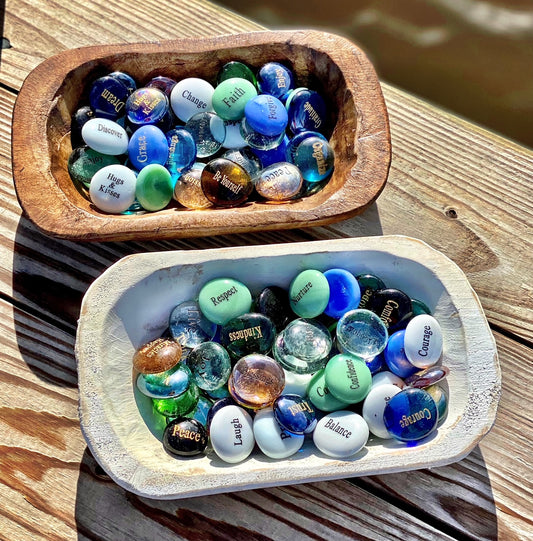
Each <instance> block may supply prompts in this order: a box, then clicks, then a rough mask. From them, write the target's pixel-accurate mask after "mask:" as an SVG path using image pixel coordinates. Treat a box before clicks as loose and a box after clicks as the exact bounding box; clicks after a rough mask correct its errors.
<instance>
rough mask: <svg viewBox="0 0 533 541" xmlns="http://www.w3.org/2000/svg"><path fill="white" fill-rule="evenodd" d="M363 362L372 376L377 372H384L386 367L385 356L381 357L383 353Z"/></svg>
mask: <svg viewBox="0 0 533 541" xmlns="http://www.w3.org/2000/svg"><path fill="white" fill-rule="evenodd" d="M365 362H366V365H367V366H368V368H369V370H370V373H371V374H372V375H374V374H377V373H378V372H381V371H382V370H385V368H386V366H387V365H386V363H385V356H384V355H383V351H382V352H381V353H380V354H379V355H376V356H375V357H373V358H370V359H365Z"/></svg>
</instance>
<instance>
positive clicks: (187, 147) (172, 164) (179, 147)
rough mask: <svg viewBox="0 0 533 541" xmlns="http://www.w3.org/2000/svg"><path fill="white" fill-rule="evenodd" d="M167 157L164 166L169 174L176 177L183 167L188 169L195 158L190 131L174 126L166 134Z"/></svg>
mask: <svg viewBox="0 0 533 541" xmlns="http://www.w3.org/2000/svg"><path fill="white" fill-rule="evenodd" d="M165 135H166V138H167V144H168V159H167V162H166V163H165V167H166V168H167V169H168V170H169V171H170V174H171V175H173V176H176V177H178V176H179V174H181V172H182V171H183V170H184V169H188V168H189V167H191V165H192V164H193V163H194V160H195V159H196V142H195V141H194V138H193V136H192V135H191V133H190V132H189V131H187V130H185V129H182V128H174V129H173V130H170V131H168V132H167V133H166V134H165Z"/></svg>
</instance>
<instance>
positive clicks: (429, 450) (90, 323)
mask: <svg viewBox="0 0 533 541" xmlns="http://www.w3.org/2000/svg"><path fill="white" fill-rule="evenodd" d="M256 248H257V250H258V253H264V254H265V255H264V257H265V258H267V259H268V258H278V257H284V256H288V255H290V256H293V255H297V256H302V260H304V259H305V260H307V261H309V256H310V257H311V258H313V257H314V256H317V257H323V256H324V254H327V256H328V257H331V258H332V261H334V260H335V254H343V253H346V252H348V253H349V254H350V256H351V255H352V254H353V255H357V254H358V253H359V254H363V253H365V252H367V253H368V252H372V253H380V254H382V255H383V257H386V258H388V257H390V261H391V264H392V265H395V264H396V263H397V262H398V261H399V260H400V259H401V260H405V261H408V262H414V263H417V264H420V263H421V262H422V263H421V264H422V266H423V267H425V269H427V271H428V272H430V273H431V274H432V275H435V278H436V279H438V280H439V281H440V283H441V284H442V286H443V287H444V288H445V290H446V291H447V292H449V295H450V298H453V301H454V303H453V306H454V308H456V312H454V314H453V317H454V318H459V319H457V320H456V321H458V322H459V323H460V324H461V329H462V331H463V332H464V336H465V338H464V340H465V348H466V352H465V357H466V359H465V365H464V370H466V372H467V374H468V395H467V396H466V397H465V409H464V411H461V415H460V416H459V418H458V420H457V421H454V424H453V426H452V427H451V428H450V429H449V430H448V429H446V432H445V433H443V434H441V436H439V442H440V446H437V447H438V448H437V449H435V445H433V446H432V445H431V442H430V443H428V444H427V445H425V448H424V449H425V450H424V453H423V454H422V455H420V454H419V455H418V456H413V454H409V453H408V452H405V453H404V452H403V451H401V452H399V453H396V451H397V450H396V449H392V450H391V456H390V457H388V456H387V454H385V455H384V456H385V458H382V459H381V460H379V461H378V462H377V463H376V464H369V463H368V462H365V460H364V458H362V459H360V460H359V459H354V460H335V459H330V460H327V461H325V462H323V463H320V465H319V466H318V467H313V468H307V469H305V468H303V469H302V468H300V469H297V468H294V467H293V469H292V470H291V463H292V464H293V466H294V462H291V460H290V459H289V460H286V461H277V463H278V464H279V468H277V467H276V466H274V467H272V468H267V467H265V466H264V465H263V467H262V466H261V464H259V465H257V464H256V465H255V466H253V467H250V468H249V469H247V468H246V466H245V465H244V466H243V463H241V464H237V465H234V467H229V468H222V469H221V470H222V471H221V472H216V473H214V472H213V471H209V472H207V473H205V472H204V473H205V475H203V476H201V478H198V479H195V478H194V474H191V476H186V477H187V478H180V476H179V475H177V476H175V477H176V478H169V477H168V476H165V475H163V474H162V473H161V472H158V471H155V470H154V469H153V468H152V469H150V468H147V467H146V466H145V465H144V464H140V463H139V462H138V461H137V460H136V459H135V457H133V456H130V455H131V454H130V453H129V452H128V450H125V449H124V448H121V444H120V442H119V440H118V436H117V435H116V433H115V432H114V430H113V426H112V424H113V422H114V421H113V420H111V421H110V420H109V419H107V418H106V417H105V415H104V413H103V407H102V401H103V400H104V399H105V397H102V396H99V395H98V393H96V392H95V388H98V378H101V377H102V371H101V368H102V366H101V363H100V361H99V359H98V358H97V351H96V350H97V348H95V346H94V342H93V340H94V337H95V336H96V335H97V334H98V333H99V332H100V330H101V329H102V328H103V325H104V321H105V317H106V316H105V314H106V313H107V312H108V310H110V309H112V307H113V306H114V305H115V304H116V303H117V302H118V301H119V300H120V299H121V297H122V296H123V295H124V294H125V293H124V292H123V291H121V290H119V289H117V288H115V289H113V284H116V283H117V282H116V280H117V277H118V276H120V275H124V273H125V272H127V273H128V275H129V276H131V280H132V281H131V282H130V285H131V286H132V287H135V285H138V284H139V282H140V281H142V280H143V279H145V278H147V277H148V276H150V275H151V274H153V273H155V272H159V271H165V272H166V271H167V270H168V269H171V268H176V269H178V268H183V267H186V266H193V267H195V268H198V269H200V268H201V266H202V265H205V264H210V263H211V264H213V262H224V261H235V260H240V259H241V258H242V259H246V260H250V259H252V258H251V256H250V250H249V247H236V248H219V249H212V250H203V251H202V250H192V251H174V252H153V253H143V254H134V255H130V256H127V257H125V258H123V259H121V260H120V261H118V262H117V263H115V264H114V265H113V266H111V267H110V268H109V269H108V270H106V271H105V272H104V273H103V274H102V275H101V276H100V277H99V278H97V279H96V280H95V281H94V282H93V284H92V285H91V286H90V288H89V290H88V291H87V293H86V294H85V296H84V299H83V301H82V309H81V316H80V322H79V325H78V331H77V336H76V346H75V350H76V359H77V364H78V374H79V413H80V423H81V429H82V433H83V435H84V437H85V439H86V441H87V444H88V446H89V449H90V450H91V452H92V454H93V455H94V457H95V458H96V460H97V461H98V462H99V463H100V464H101V466H102V467H103V468H104V470H106V471H107V472H108V474H109V475H110V476H111V478H112V479H113V480H114V481H115V482H116V483H118V484H119V485H120V486H122V487H123V488H126V489H127V490H129V491H131V492H134V493H136V494H139V495H141V496H147V497H150V498H155V499H173V498H183V497H190V496H198V495H204V494H214V493H219V492H227V491H235V490H245V489H252V488H260V487H269V486H280V485H284V484H296V483H305V482H315V481H323V480H329V479H339V478H345V477H354V476H363V475H375V474H383V473H393V472H400V471H408V470H413V469H420V468H427V467H436V466H442V465H446V464H450V463H452V462H456V461H458V460H461V459H462V458H464V457H465V456H466V455H468V454H469V453H470V452H471V451H472V449H473V448H474V447H475V446H476V445H477V444H478V443H479V441H480V440H481V439H482V438H483V437H484V436H485V435H486V434H487V433H488V431H489V430H490V429H491V427H492V425H493V424H494V421H495V418H496V411H497V406H498V402H499V398H500V394H501V374H500V367H499V363H498V355H497V350H496V343H495V339H494V337H493V335H492V333H491V330H490V328H489V325H488V322H487V320H486V317H485V314H484V312H483V309H482V306H481V304H480V301H479V298H478V297H477V294H476V293H475V291H474V290H473V289H472V287H471V285H470V284H469V282H468V280H467V278H466V276H465V274H464V273H463V271H462V270H461V269H460V268H459V267H458V266H457V265H456V264H455V263H454V262H453V261H451V260H450V259H449V258H448V257H446V256H445V255H443V254H442V253H440V252H438V251H436V250H434V249H433V248H431V247H430V246H429V245H427V244H426V243H424V242H422V241H420V240H417V239H413V238H410V237H403V236H396V235H391V236H384V237H362V238H353V239H337V240H326V241H314V242H302V243H294V244H288V245H287V244H278V245H267V246H258V247H256ZM259 251H260V252H259ZM262 257H263V256H262ZM89 314H92V315H93V316H94V317H93V318H92V319H91V318H90V319H89V320H88V319H87V318H88V316H89ZM114 317H116V314H115V315H114ZM84 318H85V319H84ZM459 323H458V324H459ZM95 382H96V386H95ZM130 422H132V421H130ZM132 426H133V425H132ZM395 453H396V454H395ZM170 460H176V459H174V458H170ZM297 460H304V461H306V460H307V461H308V460H309V457H299V458H298V459H297ZM244 464H245V463H244ZM307 464H308V463H307V462H306V463H305V464H303V463H302V465H307ZM191 468H192V469H194V468H193V467H191ZM232 472H235V473H237V474H238V478H237V477H236V476H235V473H233V477H228V476H231V475H232ZM228 479H229V481H228Z"/></svg>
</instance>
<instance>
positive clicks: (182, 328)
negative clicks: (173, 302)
mask: <svg viewBox="0 0 533 541" xmlns="http://www.w3.org/2000/svg"><path fill="white" fill-rule="evenodd" d="M168 324H169V331H170V335H171V336H172V338H173V339H174V340H176V342H179V343H180V344H181V345H182V346H184V347H187V348H194V347H196V346H198V345H199V344H201V343H202V342H208V341H209V340H212V339H213V337H214V336H215V334H216V332H217V326H216V324H215V323H213V322H212V321H209V320H208V319H207V318H206V317H205V316H204V315H203V314H202V311H201V310H200V305H199V304H198V303H197V302H196V301H192V300H190V301H185V302H182V303H180V304H178V305H177V306H176V307H175V308H174V309H173V310H172V312H171V313H170V317H169V322H168Z"/></svg>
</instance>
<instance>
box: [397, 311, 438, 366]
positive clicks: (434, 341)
mask: <svg viewBox="0 0 533 541" xmlns="http://www.w3.org/2000/svg"><path fill="white" fill-rule="evenodd" d="M442 347H443V338H442V330H441V328H440V325H439V322H438V321H437V320H436V319H435V318H434V317H433V316H430V315H428V314H421V315H419V316H415V317H414V318H413V319H411V320H410V321H409V323H408V324H407V327H406V328H405V335H404V348H405V355H406V356H407V358H408V359H409V361H411V363H412V364H414V365H415V366H416V367H418V368H428V367H430V366H433V365H434V364H436V363H437V362H438V360H439V359H440V357H441V355H442Z"/></svg>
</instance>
